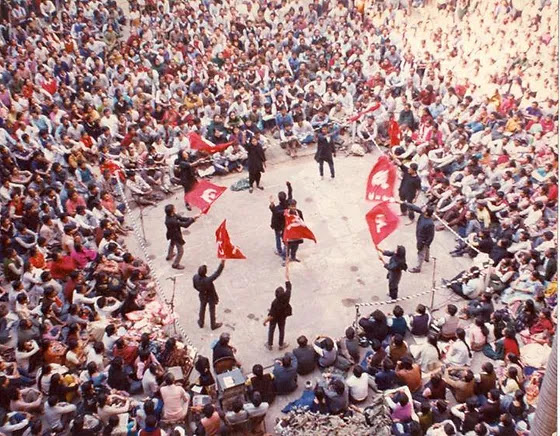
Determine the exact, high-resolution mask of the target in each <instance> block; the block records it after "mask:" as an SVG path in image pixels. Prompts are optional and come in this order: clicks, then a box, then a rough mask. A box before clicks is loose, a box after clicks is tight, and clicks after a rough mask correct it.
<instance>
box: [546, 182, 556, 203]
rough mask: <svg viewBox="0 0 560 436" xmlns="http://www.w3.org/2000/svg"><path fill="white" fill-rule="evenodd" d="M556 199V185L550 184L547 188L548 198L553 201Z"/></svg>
mask: <svg viewBox="0 0 560 436" xmlns="http://www.w3.org/2000/svg"><path fill="white" fill-rule="evenodd" d="M557 199H558V185H550V186H549V188H548V200H549V201H555V200H557Z"/></svg>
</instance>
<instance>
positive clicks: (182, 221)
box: [165, 204, 201, 269]
mask: <svg viewBox="0 0 560 436" xmlns="http://www.w3.org/2000/svg"><path fill="white" fill-rule="evenodd" d="M200 215H201V214H200V213H199V214H198V215H195V216H194V217H192V218H189V217H182V216H180V215H177V214H176V213H175V206H173V205H172V204H168V205H166V206H165V227H167V234H166V238H167V240H168V241H169V249H168V250H167V257H166V258H165V260H171V259H173V252H174V251H175V248H177V256H176V257H175V260H174V261H173V264H172V265H171V267H172V268H175V269H185V267H184V266H183V265H181V264H180V263H179V262H181V258H182V257H183V253H184V251H185V250H184V249H183V245H185V240H184V239H183V233H182V232H181V227H184V228H187V227H189V226H190V225H191V224H193V223H194V222H195V221H196V220H197V219H198V218H200Z"/></svg>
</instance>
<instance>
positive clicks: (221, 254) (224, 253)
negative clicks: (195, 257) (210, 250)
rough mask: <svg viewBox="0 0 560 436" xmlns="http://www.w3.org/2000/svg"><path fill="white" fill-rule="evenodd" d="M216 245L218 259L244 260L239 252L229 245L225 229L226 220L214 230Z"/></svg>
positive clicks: (235, 247)
mask: <svg viewBox="0 0 560 436" xmlns="http://www.w3.org/2000/svg"><path fill="white" fill-rule="evenodd" d="M216 245H217V246H218V259H246V257H245V255H244V254H243V253H242V252H241V250H240V249H239V248H238V247H237V246H235V245H233V244H232V243H231V240H230V239H229V233H228V231H227V229H226V220H224V221H223V222H222V224H220V227H218V228H217V229H216Z"/></svg>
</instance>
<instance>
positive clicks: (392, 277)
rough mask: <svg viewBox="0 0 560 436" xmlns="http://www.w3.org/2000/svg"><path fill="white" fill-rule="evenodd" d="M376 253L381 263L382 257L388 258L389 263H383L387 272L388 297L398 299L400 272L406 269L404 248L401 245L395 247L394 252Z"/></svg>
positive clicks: (380, 251) (381, 251) (382, 251)
mask: <svg viewBox="0 0 560 436" xmlns="http://www.w3.org/2000/svg"><path fill="white" fill-rule="evenodd" d="M377 251H378V252H379V254H380V257H379V259H380V260H381V261H382V262H383V258H382V257H381V255H383V256H390V259H389V262H387V263H384V264H383V266H384V267H385V269H386V270H387V278H388V279H389V296H390V297H391V299H392V300H395V299H397V298H398V295H399V283H400V281H401V277H402V272H403V271H406V270H407V269H408V266H407V264H406V248H404V247H403V246H402V245H397V249H396V250H395V251H388V250H380V249H379V248H378V249H377Z"/></svg>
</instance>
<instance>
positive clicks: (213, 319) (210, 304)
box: [198, 297, 216, 327]
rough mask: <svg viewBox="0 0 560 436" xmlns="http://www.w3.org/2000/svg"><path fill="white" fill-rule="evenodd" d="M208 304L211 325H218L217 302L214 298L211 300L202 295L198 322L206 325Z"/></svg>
mask: <svg viewBox="0 0 560 436" xmlns="http://www.w3.org/2000/svg"><path fill="white" fill-rule="evenodd" d="M206 305H208V308H209V312H210V327H214V326H215V325H216V302H215V301H214V300H211V301H209V300H208V299H207V298H205V297H200V312H199V314H198V322H199V324H201V325H204V318H205V314H206Z"/></svg>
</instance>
